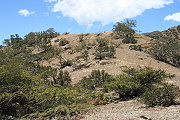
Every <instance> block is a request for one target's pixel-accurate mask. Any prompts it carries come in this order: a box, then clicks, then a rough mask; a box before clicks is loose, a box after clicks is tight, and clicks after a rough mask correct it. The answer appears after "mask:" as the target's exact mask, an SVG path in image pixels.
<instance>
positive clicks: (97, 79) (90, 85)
mask: <svg viewBox="0 0 180 120" xmlns="http://www.w3.org/2000/svg"><path fill="white" fill-rule="evenodd" d="M112 79H113V78H112V76H111V75H109V74H108V73H106V72H105V71H104V70H102V71H100V70H93V71H92V72H91V74H90V75H89V76H88V77H84V78H83V79H82V80H81V81H80V82H79V85H80V86H82V87H83V88H86V89H90V90H94V89H95V88H97V87H102V86H103V84H104V83H105V82H109V81H111V80H112Z"/></svg>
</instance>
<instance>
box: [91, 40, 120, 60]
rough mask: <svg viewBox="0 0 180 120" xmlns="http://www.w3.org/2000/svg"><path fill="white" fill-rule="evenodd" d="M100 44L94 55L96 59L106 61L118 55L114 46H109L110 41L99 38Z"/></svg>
mask: <svg viewBox="0 0 180 120" xmlns="http://www.w3.org/2000/svg"><path fill="white" fill-rule="evenodd" d="M97 42H98V46H97V48H96V51H95V53H94V56H95V58H96V59H100V60H102V59H104V58H113V57H114V55H115V53H116V49H115V48H114V46H110V45H109V41H108V40H106V39H103V38H99V39H97Z"/></svg>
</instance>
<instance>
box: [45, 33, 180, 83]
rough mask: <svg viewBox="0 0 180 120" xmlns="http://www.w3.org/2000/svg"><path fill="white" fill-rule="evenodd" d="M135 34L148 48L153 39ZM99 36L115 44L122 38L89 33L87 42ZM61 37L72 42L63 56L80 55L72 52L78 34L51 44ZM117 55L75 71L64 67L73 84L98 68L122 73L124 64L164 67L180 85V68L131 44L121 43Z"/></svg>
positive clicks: (52, 63)
mask: <svg viewBox="0 0 180 120" xmlns="http://www.w3.org/2000/svg"><path fill="white" fill-rule="evenodd" d="M135 36H136V39H137V40H138V43H137V44H140V45H142V46H143V47H144V48H147V47H148V46H149V45H150V43H151V41H152V39H151V38H149V37H147V36H145V35H142V34H136V35H135ZM98 37H101V38H106V39H108V40H109V41H110V42H112V43H114V44H119V43H120V40H117V39H113V38H112V36H111V32H106V33H101V35H100V36H97V34H89V35H87V36H85V41H86V43H94V42H95V41H96V39H97V38H98ZM60 38H66V39H67V40H68V41H70V44H68V45H66V46H65V47H66V48H70V49H68V50H66V51H64V52H63V54H62V56H63V57H64V58H65V59H70V60H72V59H74V58H75V57H76V56H79V55H80V52H76V53H73V54H70V53H71V52H72V51H73V50H74V49H75V47H76V46H77V45H80V42H79V35H78V34H69V35H60V36H58V37H57V38H54V39H52V40H51V44H52V45H54V46H58V43H57V42H55V40H57V39H60ZM89 52H90V54H92V53H93V50H90V51H89ZM115 57H116V58H114V59H108V60H102V61H97V60H93V59H91V60H90V61H91V62H90V67H88V68H82V69H79V70H75V71H73V67H66V68H64V70H68V71H69V72H70V74H71V77H72V84H75V83H77V82H78V81H79V80H80V79H81V78H83V77H84V76H87V75H88V74H90V72H91V71H92V70H96V69H100V70H106V72H108V73H110V74H120V73H122V68H123V67H124V66H128V67H139V66H140V67H145V66H148V67H152V68H154V69H163V70H165V71H167V73H171V74H175V75H176V77H175V78H174V79H172V80H169V82H170V83H173V84H175V85H178V86H180V69H178V68H176V67H173V66H171V65H169V64H166V63H163V62H160V61H158V60H155V59H154V58H152V57H151V56H150V55H149V54H146V53H144V52H140V51H134V50H130V49H129V44H120V46H119V47H118V48H116V55H115ZM91 58H92V55H91ZM59 62H60V58H53V59H51V60H48V61H42V62H41V64H42V65H44V66H52V67H58V66H59Z"/></svg>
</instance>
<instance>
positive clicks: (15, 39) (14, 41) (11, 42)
mask: <svg viewBox="0 0 180 120" xmlns="http://www.w3.org/2000/svg"><path fill="white" fill-rule="evenodd" d="M4 44H6V45H7V46H11V47H13V48H19V47H20V46H21V45H22V44H23V39H22V38H21V37H20V36H19V35H18V34H15V35H11V36H10V39H5V40H4Z"/></svg>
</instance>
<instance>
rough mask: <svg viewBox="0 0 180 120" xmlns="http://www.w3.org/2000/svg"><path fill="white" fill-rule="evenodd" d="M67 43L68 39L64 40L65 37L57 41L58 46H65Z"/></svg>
mask: <svg viewBox="0 0 180 120" xmlns="http://www.w3.org/2000/svg"><path fill="white" fill-rule="evenodd" d="M67 44H69V41H68V40H66V38H61V39H60V41H59V46H65V45H67Z"/></svg>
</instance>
